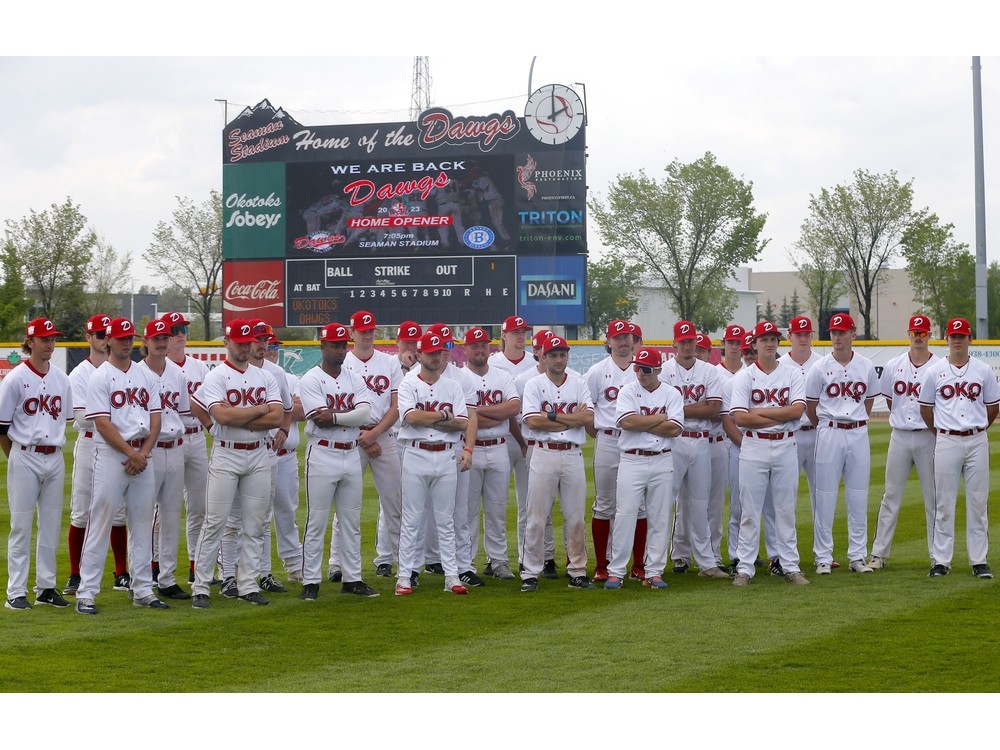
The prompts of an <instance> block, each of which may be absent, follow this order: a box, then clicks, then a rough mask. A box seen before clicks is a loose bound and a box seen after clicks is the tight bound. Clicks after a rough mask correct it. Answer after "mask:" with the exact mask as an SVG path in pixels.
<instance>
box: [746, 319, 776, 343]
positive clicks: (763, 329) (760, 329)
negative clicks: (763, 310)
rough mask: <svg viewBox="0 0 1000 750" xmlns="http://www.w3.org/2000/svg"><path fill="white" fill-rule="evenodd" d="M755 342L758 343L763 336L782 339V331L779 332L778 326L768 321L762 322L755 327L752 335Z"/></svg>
mask: <svg viewBox="0 0 1000 750" xmlns="http://www.w3.org/2000/svg"><path fill="white" fill-rule="evenodd" d="M751 335H752V336H753V340H754V341H756V340H757V339H759V338H760V337H761V336H777V337H778V338H779V339H780V338H782V336H781V331H779V330H778V326H776V325H775V324H774V323H771V322H770V321H767V320H762V321H760V323H758V324H757V325H755V326H754V327H753V332H752V333H751Z"/></svg>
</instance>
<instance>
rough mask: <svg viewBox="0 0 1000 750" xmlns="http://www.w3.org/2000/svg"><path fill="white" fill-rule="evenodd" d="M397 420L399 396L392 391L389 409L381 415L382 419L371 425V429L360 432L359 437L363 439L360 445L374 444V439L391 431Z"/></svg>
mask: <svg viewBox="0 0 1000 750" xmlns="http://www.w3.org/2000/svg"><path fill="white" fill-rule="evenodd" d="M397 419H399V395H398V394H397V392H396V391H392V393H391V394H390V396H389V408H388V409H386V412H385V414H383V415H382V419H380V420H379V421H378V422H376V423H375V424H374V425H372V427H371V429H369V430H364V431H362V433H361V437H362V438H363V439H362V440H361V441H360V442H361V444H362V445H371V444H372V443H374V442H375V438H377V437H378V436H379V435H381V434H382V433H383V432H385V431H387V430H389V429H391V428H392V426H393V425H394V424H396V420H397Z"/></svg>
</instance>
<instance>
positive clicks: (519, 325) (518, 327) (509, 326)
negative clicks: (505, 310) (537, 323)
mask: <svg viewBox="0 0 1000 750" xmlns="http://www.w3.org/2000/svg"><path fill="white" fill-rule="evenodd" d="M530 330H531V326H529V325H528V324H527V323H525V322H524V318H522V317H521V316H520V315H511V316H510V317H509V318H507V320H505V321H504V322H503V325H502V326H500V333H510V332H511V331H530Z"/></svg>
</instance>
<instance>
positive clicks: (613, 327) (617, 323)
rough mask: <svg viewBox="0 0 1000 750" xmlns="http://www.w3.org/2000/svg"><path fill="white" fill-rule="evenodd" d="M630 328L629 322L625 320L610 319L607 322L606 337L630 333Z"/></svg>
mask: <svg viewBox="0 0 1000 750" xmlns="http://www.w3.org/2000/svg"><path fill="white" fill-rule="evenodd" d="M631 333H632V329H631V328H630V327H629V322H628V321H627V320H612V321H610V322H609V323H608V331H607V334H606V335H607V338H609V339H610V338H614V337H615V336H624V335H625V334H631Z"/></svg>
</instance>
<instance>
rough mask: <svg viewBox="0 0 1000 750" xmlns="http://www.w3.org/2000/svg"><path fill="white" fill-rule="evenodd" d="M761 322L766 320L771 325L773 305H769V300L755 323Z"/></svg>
mask: <svg viewBox="0 0 1000 750" xmlns="http://www.w3.org/2000/svg"><path fill="white" fill-rule="evenodd" d="M762 320H767V321H770V322H771V323H773V322H774V305H773V304H772V303H771V300H770V298H768V300H767V304H766V305H764V311H763V312H762V313H760V315H759V316H758V317H757V322H760V321H762Z"/></svg>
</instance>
